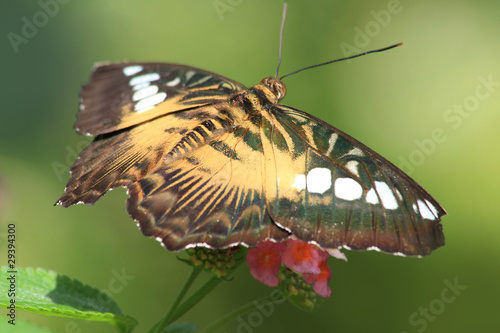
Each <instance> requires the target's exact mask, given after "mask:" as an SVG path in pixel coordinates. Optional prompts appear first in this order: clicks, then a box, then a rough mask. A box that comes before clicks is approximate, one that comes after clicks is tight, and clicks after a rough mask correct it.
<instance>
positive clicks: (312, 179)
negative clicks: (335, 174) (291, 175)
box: [307, 168, 332, 194]
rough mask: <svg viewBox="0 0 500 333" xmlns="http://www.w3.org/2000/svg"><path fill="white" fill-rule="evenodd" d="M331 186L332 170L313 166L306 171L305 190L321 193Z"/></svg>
mask: <svg viewBox="0 0 500 333" xmlns="http://www.w3.org/2000/svg"><path fill="white" fill-rule="evenodd" d="M331 187H332V172H331V171H330V169H327V168H314V169H312V170H311V171H309V172H308V173H307V190H308V191H309V192H312V193H319V194H323V193H325V192H326V191H327V190H329V189H330V188H331Z"/></svg>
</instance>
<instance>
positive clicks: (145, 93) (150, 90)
mask: <svg viewBox="0 0 500 333" xmlns="http://www.w3.org/2000/svg"><path fill="white" fill-rule="evenodd" d="M157 92H158V86H155V85H152V86H147V87H145V88H142V89H139V90H137V91H136V92H135V93H134V95H133V96H132V100H133V101H134V102H136V101H138V100H140V99H143V98H146V97H149V96H151V95H154V94H156V93H157Z"/></svg>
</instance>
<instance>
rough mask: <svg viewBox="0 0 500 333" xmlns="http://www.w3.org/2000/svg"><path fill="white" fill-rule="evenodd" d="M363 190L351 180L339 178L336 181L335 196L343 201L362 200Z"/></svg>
mask: <svg viewBox="0 0 500 333" xmlns="http://www.w3.org/2000/svg"><path fill="white" fill-rule="evenodd" d="M362 194H363V188H362V187H361V185H359V184H358V182H357V181H355V180H354V179H351V178H337V180H336V181H335V196H336V197H337V198H339V199H343V200H348V201H352V200H356V199H359V198H361V195H362Z"/></svg>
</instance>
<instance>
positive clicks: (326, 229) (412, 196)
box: [264, 105, 446, 255]
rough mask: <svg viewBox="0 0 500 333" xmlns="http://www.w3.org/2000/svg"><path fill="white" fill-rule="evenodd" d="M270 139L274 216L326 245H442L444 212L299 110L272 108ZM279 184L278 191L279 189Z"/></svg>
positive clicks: (425, 248)
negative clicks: (442, 218) (274, 177)
mask: <svg viewBox="0 0 500 333" xmlns="http://www.w3.org/2000/svg"><path fill="white" fill-rule="evenodd" d="M269 122H270V126H271V127H272V130H270V131H268V140H269V141H271V142H272V144H273V146H272V149H268V150H267V151H264V153H265V154H268V155H274V160H275V161H276V163H275V167H276V170H275V172H276V174H277V175H278V182H277V184H276V185H275V186H273V185H271V188H272V189H271V190H269V192H274V191H275V192H276V193H278V195H277V196H276V197H272V198H269V201H268V206H269V210H270V214H271V215H272V217H273V220H274V221H275V222H276V223H277V224H279V225H280V226H282V227H283V228H285V229H286V230H288V231H290V232H291V233H292V234H293V235H295V236H296V237H297V238H299V239H301V240H304V241H310V242H314V243H317V244H319V245H320V246H322V247H323V248H338V247H341V246H343V247H346V248H350V249H354V250H367V249H375V250H380V251H384V252H389V253H396V254H397V253H399V254H405V255H427V254H429V253H430V252H431V251H433V250H434V249H436V248H438V247H440V246H443V245H444V236H443V231H442V226H441V224H440V218H441V216H443V215H445V214H446V212H445V211H444V209H443V208H442V207H441V206H440V205H439V204H438V203H437V202H436V201H435V200H434V199H433V198H432V197H431V196H430V195H429V194H428V193H427V192H426V191H425V190H424V189H423V188H422V187H420V185H418V184H417V183H416V182H415V181H413V180H412V179H411V178H410V177H409V176H407V175H406V174H405V173H404V172H402V171H401V170H400V169H398V168H397V167H396V166H395V165H393V164H392V163H391V162H389V161H387V160H386V159H385V158H383V157H382V156H380V155H379V154H377V153H376V152H374V151H373V150H371V149H370V148H368V147H366V146H365V145H363V144H362V143H360V142H359V141H357V140H355V139H353V138H352V137H350V136H348V135H347V134H345V133H343V132H341V131H339V130H338V129H336V128H334V127H333V126H331V125H329V124H327V123H325V122H323V121H321V120H319V119H317V118H315V117H313V116H311V115H309V114H307V113H305V112H303V111H300V110H297V109H294V108H290V107H287V106H283V105H277V106H275V107H274V108H273V110H272V111H271V112H270V116H269ZM275 188H276V190H274V189H275Z"/></svg>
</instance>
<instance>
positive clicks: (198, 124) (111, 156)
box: [58, 106, 220, 207]
mask: <svg viewBox="0 0 500 333" xmlns="http://www.w3.org/2000/svg"><path fill="white" fill-rule="evenodd" d="M217 117H218V110H217V109H215V108H214V107H213V106H206V107H200V108H196V109H192V110H187V111H183V112H178V113H173V114H168V115H165V116H163V117H161V118H157V119H154V120H151V121H148V122H146V123H142V124H140V125H137V126H134V127H132V128H130V129H127V130H122V131H117V132H113V133H111V134H105V135H100V136H98V137H96V139H95V140H94V141H93V142H92V143H91V144H90V145H89V146H88V147H87V148H85V149H84V150H83V151H82V152H81V153H80V155H79V156H78V159H77V161H76V162H75V163H74V164H73V166H72V167H71V169H70V172H71V177H70V179H69V181H68V184H67V185H66V189H65V193H64V194H63V195H62V196H61V198H60V199H59V201H58V203H59V204H61V205H63V206H65V207H67V206H70V205H73V204H76V203H85V204H93V203H95V202H96V201H97V200H98V199H99V198H100V197H101V196H103V195H104V194H105V193H106V192H107V191H108V190H110V189H112V188H115V187H118V186H130V184H132V183H134V182H137V181H139V180H140V179H142V178H143V177H145V176H146V175H148V174H150V173H152V172H153V171H154V170H156V169H157V168H159V167H161V166H162V165H164V163H165V161H166V158H167V157H169V156H170V158H172V154H174V155H175V156H181V155H182V152H183V150H182V149H181V148H180V147H185V146H186V143H188V142H194V141H196V140H198V142H201V140H202V139H204V138H203V136H201V134H200V133H206V131H208V130H214V131H215V130H219V131H220V129H217V128H216V127H215V126H216V125H215V123H214V122H213V119H215V118H217ZM219 127H220V125H219ZM200 137H201V139H200Z"/></svg>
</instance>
